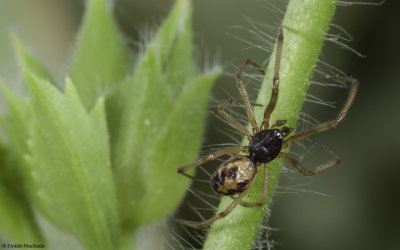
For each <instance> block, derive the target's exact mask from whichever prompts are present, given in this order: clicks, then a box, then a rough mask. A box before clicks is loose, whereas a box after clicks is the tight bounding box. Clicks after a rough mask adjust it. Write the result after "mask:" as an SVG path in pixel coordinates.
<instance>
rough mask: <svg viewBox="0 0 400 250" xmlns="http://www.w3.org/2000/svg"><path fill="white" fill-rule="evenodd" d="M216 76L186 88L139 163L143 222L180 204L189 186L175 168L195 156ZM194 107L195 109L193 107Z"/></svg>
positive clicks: (195, 80)
mask: <svg viewBox="0 0 400 250" xmlns="http://www.w3.org/2000/svg"><path fill="white" fill-rule="evenodd" d="M219 74H220V70H217V71H215V72H213V73H211V74H209V75H202V76H199V77H197V78H195V79H194V80H193V81H192V82H190V84H188V85H187V86H186V88H185V89H184V91H183V92H182V94H181V95H180V96H179V98H178V100H177V101H176V103H175V105H174V108H173V109H172V110H171V113H170V115H169V117H168V119H167V120H166V121H165V123H164V125H163V126H162V127H160V129H159V131H158V132H157V134H155V138H154V139H153V141H152V147H151V150H147V151H146V155H145V156H144V160H143V161H142V164H143V166H142V168H143V169H144V175H143V180H144V184H145V189H144V196H143V197H142V201H141V203H140V205H141V206H140V207H141V209H140V210H139V211H140V216H139V218H141V220H142V221H143V222H152V221H157V220H160V219H162V218H163V217H165V216H167V215H169V214H170V213H171V212H172V211H174V210H175V208H176V206H177V205H178V204H179V202H180V201H181V200H182V198H183V196H184V194H185V192H186V188H188V186H189V179H187V178H182V176H181V175H178V174H177V173H176V168H177V167H179V166H182V165H184V164H185V163H187V162H189V161H191V160H193V159H195V158H196V157H197V155H198V150H199V148H200V145H201V141H202V136H203V127H204V120H205V116H206V110H207V96H208V95H209V92H210V89H211V87H212V84H213V83H214V81H215V79H216V78H217V77H218V75H219ZM193 103H195V104H196V105H192V104H193ZM185 187H186V188H185ZM160 207H162V209H159V208H160Z"/></svg>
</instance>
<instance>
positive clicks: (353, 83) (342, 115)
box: [283, 76, 358, 148]
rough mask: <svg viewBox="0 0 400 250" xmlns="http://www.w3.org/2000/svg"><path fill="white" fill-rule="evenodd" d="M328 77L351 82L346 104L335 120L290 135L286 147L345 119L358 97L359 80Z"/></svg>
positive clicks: (284, 146)
mask: <svg viewBox="0 0 400 250" xmlns="http://www.w3.org/2000/svg"><path fill="white" fill-rule="evenodd" d="M327 78H328V79H333V80H343V81H345V82H348V83H350V87H351V88H350V92H349V96H348V97H347V101H346V103H345V104H344V106H343V108H342V110H341V111H340V113H339V114H338V116H337V117H336V119H335V120H332V121H328V122H324V123H322V124H320V125H317V126H315V127H313V128H310V129H308V130H306V131H302V132H299V133H297V134H295V135H293V136H291V137H289V138H288V139H287V140H286V141H285V142H284V144H283V148H286V147H287V146H289V144H291V143H293V142H295V141H298V140H301V139H304V138H306V137H309V136H310V135H313V134H316V133H320V132H323V131H326V130H329V129H332V128H336V127H337V126H338V125H339V124H340V123H342V122H343V119H344V118H345V117H346V115H347V113H348V111H349V109H350V107H351V105H352V104H353V101H354V98H355V97H356V93H357V89H358V81H357V80H356V79H353V78H349V77H334V76H327Z"/></svg>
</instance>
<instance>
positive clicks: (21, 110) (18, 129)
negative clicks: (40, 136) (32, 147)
mask: <svg viewBox="0 0 400 250" xmlns="http://www.w3.org/2000/svg"><path fill="white" fill-rule="evenodd" d="M0 88H1V90H2V94H3V95H4V97H5V100H6V104H7V108H8V114H7V115H3V116H0V125H1V127H2V128H3V129H4V131H5V133H6V135H7V141H8V144H9V145H10V147H11V148H12V151H13V152H14V153H15V154H16V156H17V157H18V160H19V161H20V162H23V156H24V155H25V154H26V153H27V150H28V149H27V144H26V142H27V140H28V139H29V126H30V124H29V122H30V119H31V114H30V109H29V103H28V102H27V101H26V100H24V99H23V98H21V97H19V96H17V95H15V94H14V93H12V92H11V90H10V89H9V88H8V87H7V85H6V84H4V83H2V82H0Z"/></svg>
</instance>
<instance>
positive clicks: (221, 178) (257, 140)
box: [177, 29, 358, 229]
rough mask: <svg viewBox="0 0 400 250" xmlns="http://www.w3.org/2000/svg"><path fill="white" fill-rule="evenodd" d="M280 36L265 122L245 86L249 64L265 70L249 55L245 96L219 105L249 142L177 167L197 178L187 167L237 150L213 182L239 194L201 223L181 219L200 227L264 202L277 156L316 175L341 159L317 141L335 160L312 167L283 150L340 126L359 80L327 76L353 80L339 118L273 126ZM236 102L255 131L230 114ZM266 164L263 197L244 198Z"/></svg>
mask: <svg viewBox="0 0 400 250" xmlns="http://www.w3.org/2000/svg"><path fill="white" fill-rule="evenodd" d="M277 40H278V41H277V49H276V59H275V70H274V77H273V84H272V93H271V98H270V101H269V103H268V105H267V107H266V109H265V111H264V119H263V120H262V122H261V126H260V127H259V126H258V125H257V122H256V120H255V118H254V111H253V107H252V105H251V103H250V100H249V97H248V94H247V91H246V88H245V87H244V83H243V82H242V80H241V75H242V73H243V71H244V69H245V68H246V67H247V66H252V67H254V68H255V69H257V70H258V71H260V72H261V73H262V74H265V72H264V70H262V69H261V68H260V66H258V65H257V64H256V63H254V62H252V61H250V60H249V59H247V60H246V61H245V62H244V63H243V64H242V65H241V67H240V68H239V70H238V71H237V72H236V74H235V80H236V86H237V88H238V89H239V92H240V95H241V98H242V99H241V100H236V99H230V100H228V101H227V102H225V103H223V104H221V105H220V106H219V108H218V113H219V115H220V116H221V117H222V118H224V119H225V120H227V121H228V122H229V123H230V124H232V125H233V126H234V127H235V128H236V129H237V130H239V131H240V132H242V133H243V134H244V135H245V136H246V137H247V138H248V140H249V145H248V146H231V147H226V148H223V149H220V150H218V151H215V152H213V153H211V154H209V155H207V156H204V157H202V158H200V159H199V160H197V161H195V162H192V163H189V164H187V165H184V166H182V167H180V168H178V169H177V172H178V173H180V174H182V175H184V176H186V177H188V178H191V179H194V177H193V176H191V175H189V174H187V173H185V171H186V170H188V169H191V168H193V167H197V166H200V165H202V164H204V163H205V162H207V161H210V160H214V159H216V158H218V157H220V156H223V155H226V154H235V155H234V156H232V157H230V158H229V159H228V160H227V161H225V162H223V163H222V164H221V165H220V166H219V167H218V168H217V170H216V171H215V172H214V174H213V175H212V179H211V184H212V187H213V188H214V190H215V191H216V192H217V193H219V194H222V195H229V196H232V195H237V196H236V197H232V198H233V201H232V203H231V204H230V205H229V206H228V207H227V208H226V209H225V210H224V211H222V212H220V213H218V214H217V215H215V216H214V217H212V218H210V219H208V220H205V221H203V222H199V223H194V222H190V221H186V220H178V221H179V222H181V223H183V224H185V225H187V226H190V227H193V228H197V229H199V228H202V227H205V226H208V225H209V224H211V223H213V222H214V221H216V220H218V219H221V218H223V217H225V216H227V215H228V214H229V213H230V212H232V211H233V209H235V208H236V207H237V206H238V205H239V204H240V205H241V206H244V207H261V206H263V205H264V204H265V202H266V199H267V192H268V185H267V184H268V172H269V165H268V162H270V161H272V160H274V159H275V158H283V159H286V160H288V161H289V162H290V163H291V164H292V165H293V166H294V167H295V168H296V169H297V170H298V171H300V172H301V173H302V174H303V175H315V174H317V173H319V172H321V171H323V170H325V169H327V168H330V167H332V166H335V165H336V164H338V163H339V162H340V158H339V157H338V156H337V155H336V154H335V153H333V152H332V151H330V150H328V149H326V148H325V147H323V146H321V145H318V144H317V146H318V147H319V148H320V149H321V150H323V151H325V152H327V153H328V154H329V155H331V156H332V157H333V160H330V161H328V162H326V163H325V164H322V165H319V166H317V167H316V168H314V169H312V170H308V169H306V168H305V167H304V166H303V165H302V164H301V163H300V162H299V161H298V160H296V159H295V158H294V157H293V156H292V155H290V154H288V153H285V152H282V150H283V149H285V148H287V147H288V146H289V145H290V144H291V143H293V142H295V141H299V140H301V139H304V138H306V137H309V136H310V135H313V134H316V133H320V132H323V131H326V130H329V129H332V128H335V127H337V126H338V125H339V124H340V123H341V122H342V121H343V119H344V117H345V116H346V114H347V112H348V110H349V109H350V106H351V104H352V103H353V100H354V98H355V95H356V92H357V88H358V81H357V80H355V79H352V78H347V77H332V76H327V78H328V79H335V80H343V81H345V82H347V83H349V84H350V86H351V88H350V91H349V96H348V98H347V101H346V103H345V105H344V107H343V108H342V110H341V111H340V113H339V114H338V116H337V118H336V119H335V120H332V121H328V122H324V123H322V124H320V125H317V126H315V127H312V128H310V129H308V130H305V131H302V132H298V133H296V134H294V135H292V136H290V137H289V135H290V134H291V133H292V131H293V128H289V127H286V126H284V125H285V124H286V120H277V121H276V122H275V123H274V124H273V125H271V126H270V116H271V113H272V112H273V111H274V108H275V105H276V103H277V100H278V92H279V64H280V59H281V54H282V46H283V32H282V29H280V30H279V35H278V39H277ZM233 103H239V104H243V105H244V107H245V109H246V113H247V117H248V119H249V122H250V125H251V127H252V131H251V132H250V131H248V130H247V129H246V127H245V126H244V125H242V124H241V123H240V122H238V121H237V120H235V119H234V118H233V117H232V116H230V115H229V114H228V113H226V112H225V110H224V109H225V107H226V106H228V105H231V104H233ZM240 153H244V154H245V155H239V154H240ZM262 165H264V171H263V182H262V183H263V188H262V192H261V195H260V200H259V201H258V202H253V203H245V202H242V199H243V198H244V197H245V195H246V193H247V192H248V191H249V189H250V187H251V186H252V185H253V184H254V181H255V178H254V177H255V176H256V175H257V173H258V172H259V171H260V168H261V166H262Z"/></svg>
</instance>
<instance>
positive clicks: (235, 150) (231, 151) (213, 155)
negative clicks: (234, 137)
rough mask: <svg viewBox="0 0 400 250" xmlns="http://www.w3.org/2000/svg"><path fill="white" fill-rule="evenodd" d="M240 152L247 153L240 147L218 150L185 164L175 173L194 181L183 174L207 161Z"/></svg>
mask: <svg viewBox="0 0 400 250" xmlns="http://www.w3.org/2000/svg"><path fill="white" fill-rule="evenodd" d="M240 152H248V149H247V147H242V146H232V147H226V148H223V149H220V150H217V151H215V152H213V153H211V154H209V155H206V156H204V157H202V158H200V159H198V160H197V161H194V162H192V163H189V164H186V165H184V166H182V167H180V168H178V169H177V172H178V173H180V174H182V175H184V176H186V177H188V178H190V179H194V177H193V176H191V175H189V174H187V173H185V171H186V170H188V169H191V168H194V167H197V166H199V165H201V164H203V163H205V162H207V161H211V160H214V159H215V158H218V157H220V156H222V155H226V154H238V153H240Z"/></svg>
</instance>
